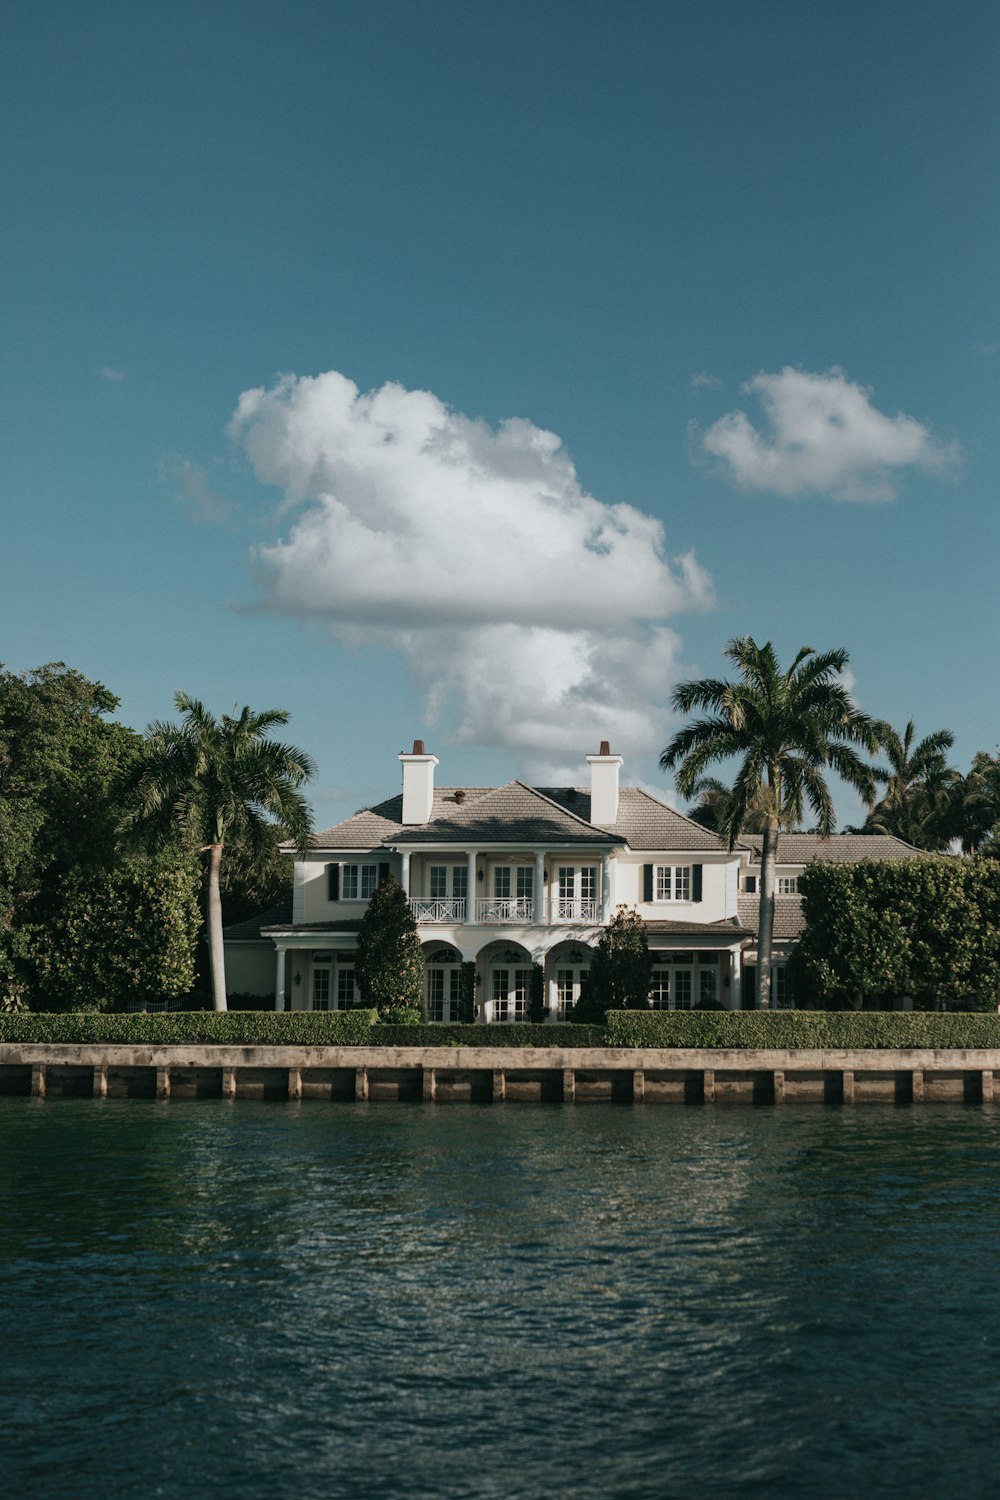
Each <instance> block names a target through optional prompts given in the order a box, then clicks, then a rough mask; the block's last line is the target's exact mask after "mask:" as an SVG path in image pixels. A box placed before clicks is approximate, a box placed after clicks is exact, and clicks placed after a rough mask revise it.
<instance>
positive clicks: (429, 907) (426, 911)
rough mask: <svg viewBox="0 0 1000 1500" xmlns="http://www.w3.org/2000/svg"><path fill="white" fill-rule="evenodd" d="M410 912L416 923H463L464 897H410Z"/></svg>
mask: <svg viewBox="0 0 1000 1500" xmlns="http://www.w3.org/2000/svg"><path fill="white" fill-rule="evenodd" d="M410 910H411V911H412V913H413V918H414V921H416V922H464V921H465V897H464V896H411V897H410Z"/></svg>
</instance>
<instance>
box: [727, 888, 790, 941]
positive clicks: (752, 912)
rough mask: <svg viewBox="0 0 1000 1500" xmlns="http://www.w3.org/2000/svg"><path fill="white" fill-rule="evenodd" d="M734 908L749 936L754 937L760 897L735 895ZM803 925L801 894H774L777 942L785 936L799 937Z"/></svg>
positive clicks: (775, 935)
mask: <svg viewBox="0 0 1000 1500" xmlns="http://www.w3.org/2000/svg"><path fill="white" fill-rule="evenodd" d="M736 909H737V911H738V912H739V916H740V923H741V925H742V926H743V927H745V928H746V930H747V932H748V933H749V934H750V935H751V937H756V936H757V928H758V917H759V916H760V897H759V896H737V898H736ZM805 925H806V919H805V916H804V915H803V911H802V897H801V896H775V898H774V937H775V938H776V939H777V941H778V942H782V941H783V940H784V939H786V938H797V937H801V936H802V933H803V932H804V930H805Z"/></svg>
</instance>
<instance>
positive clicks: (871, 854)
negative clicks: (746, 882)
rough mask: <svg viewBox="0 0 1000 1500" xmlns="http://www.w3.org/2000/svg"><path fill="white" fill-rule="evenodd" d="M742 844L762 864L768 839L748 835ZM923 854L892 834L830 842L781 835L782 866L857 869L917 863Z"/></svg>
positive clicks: (836, 837) (850, 835)
mask: <svg viewBox="0 0 1000 1500" xmlns="http://www.w3.org/2000/svg"><path fill="white" fill-rule="evenodd" d="M741 842H742V843H744V844H746V845H747V846H748V847H749V848H750V849H752V850H753V856H752V858H751V861H750V863H751V864H760V853H761V849H762V848H763V845H764V835H763V834H762V833H745V834H744V835H743V838H742V840H741ZM923 852H924V851H923V850H922V849H914V847H913V845H912V844H904V843H903V840H902V839H897V838H895V837H894V836H893V835H892V834H891V833H835V834H834V835H833V837H832V838H828V839H822V838H820V836H819V834H818V833H779V834H778V864H779V865H806V864H808V863H809V861H810V860H811V859H821V860H825V861H828V862H829V863H831V864H837V865H856V864H857V863H858V861H859V860H862V859H914V858H916V857H917V856H920V855H923Z"/></svg>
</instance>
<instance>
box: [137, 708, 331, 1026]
mask: <svg viewBox="0 0 1000 1500" xmlns="http://www.w3.org/2000/svg"><path fill="white" fill-rule="evenodd" d="M174 704H175V705H176V708H177V711H178V713H180V714H182V715H183V718H182V721H181V723H180V724H164V723H160V722H156V723H153V724H150V726H149V728H148V729H147V731H146V744H145V752H144V755H143V759H142V763H141V766H140V768H139V772H138V776H137V780H136V786H135V794H134V799H133V805H132V810H131V813H130V815H129V818H128V820H127V825H126V826H127V831H131V833H132V834H133V836H135V835H142V834H145V835H146V836H147V837H148V836H152V837H156V836H158V835H159V836H165V835H168V834H169V833H171V832H177V833H179V834H180V837H181V839H182V841H183V842H184V843H185V844H186V845H187V846H188V847H189V848H192V849H197V850H198V852H199V853H201V854H207V855H208V949H209V959H210V963H211V971H212V1003H213V1005H214V1007H215V1009H216V1010H225V1009H226V1008H227V1007H226V968H225V954H224V949H223V942H222V898H221V895H220V892H219V870H220V867H221V864H222V853H223V850H224V849H225V847H226V845H227V844H229V845H231V846H235V847H238V849H239V852H240V857H241V860H243V861H245V862H246V863H247V864H248V865H251V866H252V865H254V864H257V863H262V862H263V861H264V860H265V859H266V857H267V856H268V855H270V854H273V852H274V849H275V847H276V845H277V843H278V841H279V839H281V838H286V837H287V838H291V839H293V840H294V841H295V843H296V845H297V846H298V847H299V848H300V849H301V850H302V851H303V852H304V851H305V847H306V845H307V843H308V839H309V834H310V832H311V830H312V815H311V813H310V810H309V805H308V803H307V802H306V801H305V799H304V798H303V796H302V794H301V793H300V791H299V787H300V786H301V785H302V783H303V782H304V781H308V780H309V779H310V777H312V776H314V775H315V768H314V766H313V762H312V760H311V759H310V757H309V756H308V755H306V754H305V753H304V751H302V750H297V749H296V748H295V747H294V745H284V744H281V743H279V742H278V741H277V740H273V739H269V738H267V735H268V731H269V730H271V729H273V728H275V727H276V726H277V725H279V724H287V722H288V714H287V712H286V711H285V710H284V709H281V708H271V709H265V710H264V712H263V713H254V712H253V711H252V710H251V709H249V708H244V709H243V711H242V713H241V714H240V716H239V718H231V717H230V716H229V715H228V714H222V715H221V717H220V718H218V719H216V718H215V717H214V715H212V714H210V713H209V712H208V710H207V709H206V708H205V706H204V704H202V703H200V702H199V700H198V699H197V698H191V697H189V695H188V694H187V693H175V694H174Z"/></svg>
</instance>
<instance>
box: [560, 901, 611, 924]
mask: <svg viewBox="0 0 1000 1500" xmlns="http://www.w3.org/2000/svg"><path fill="white" fill-rule="evenodd" d="M552 905H553V907H554V908H555V910H554V912H553V914H552V917H551V920H552V921H553V922H599V921H600V919H601V903H600V902H599V901H590V900H588V901H582V900H570V899H568V898H567V899H564V898H563V897H562V896H556V897H555V898H554V899H553V902H552Z"/></svg>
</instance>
